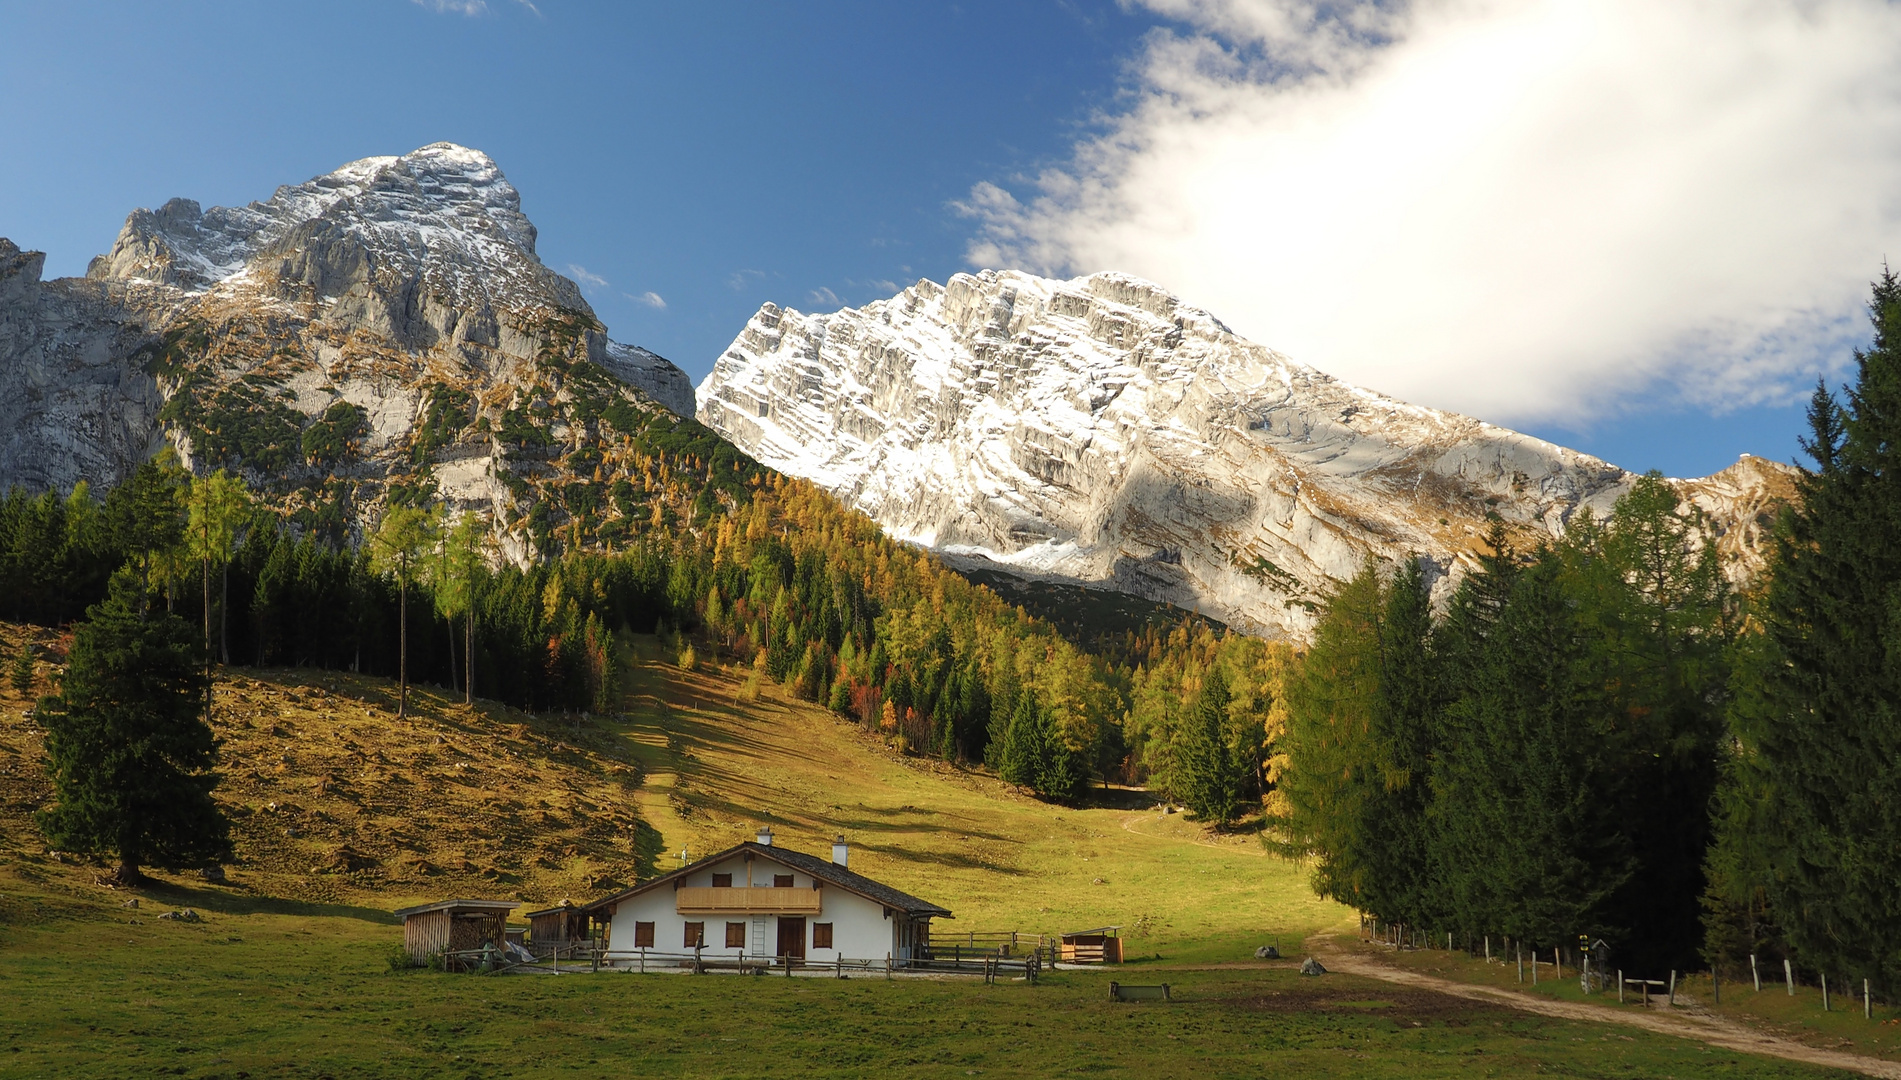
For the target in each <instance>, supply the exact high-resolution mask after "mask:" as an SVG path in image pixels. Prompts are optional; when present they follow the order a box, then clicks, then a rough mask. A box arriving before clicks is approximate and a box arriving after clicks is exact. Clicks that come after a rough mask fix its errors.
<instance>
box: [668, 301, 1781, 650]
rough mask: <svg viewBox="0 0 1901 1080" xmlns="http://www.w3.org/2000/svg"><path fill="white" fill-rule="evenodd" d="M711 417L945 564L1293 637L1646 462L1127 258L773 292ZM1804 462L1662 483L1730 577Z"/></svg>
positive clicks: (1470, 553) (1440, 577) (1553, 515)
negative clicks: (1712, 530)
mask: <svg viewBox="0 0 1901 1080" xmlns="http://www.w3.org/2000/svg"><path fill="white" fill-rule="evenodd" d="M699 409H700V418H701V420H702V421H703V422H705V423H706V424H707V425H708V426H710V427H712V428H713V429H715V430H717V431H719V432H720V433H722V434H724V435H726V436H727V437H728V438H730V439H732V440H733V441H734V442H735V443H736V444H737V445H738V446H739V447H740V448H741V449H743V450H745V451H747V452H748V453H750V454H752V455H754V456H755V457H757V458H758V459H759V460H760V461H761V462H763V463H765V464H767V465H770V466H772V467H774V468H777V469H780V470H783V471H785V472H789V473H792V474H794V475H800V476H806V477H809V478H811V479H813V480H815V481H817V482H818V483H820V484H822V485H824V486H825V487H827V488H828V489H830V490H832V491H833V492H835V493H836V494H838V495H839V496H840V497H841V498H843V499H845V500H846V501H848V502H850V503H851V504H853V505H855V506H857V507H858V508H860V509H862V510H863V511H865V512H866V513H867V514H869V515H870V516H872V517H873V518H875V519H876V520H878V521H879V522H880V523H881V524H883V525H884V526H885V527H886V528H887V529H890V530H891V531H892V532H894V533H896V534H898V535H900V536H904V537H906V538H909V539H911V540H913V541H915V542H917V543H920V544H923V545H926V546H929V547H931V548H933V549H935V550H937V551H938V552H940V553H942V554H943V555H944V556H945V557H946V558H947V559H950V560H951V561H952V562H953V563H956V562H960V561H961V562H964V563H967V564H970V565H995V566H1000V567H1003V568H1007V569H1010V570H1012V571H1014V572H1016V573H1018V574H1021V575H1024V576H1029V577H1047V578H1054V579H1061V580H1066V581H1070V582H1076V583H1082V584H1088V585H1095V586H1100V587H1106V588H1112V589H1117V590H1121V591H1125V592H1131V593H1135V594H1138V595H1141V596H1144V597H1147V598H1149V599H1153V600H1161V601H1165V602H1168V603H1173V604H1176V605H1179V606H1182V607H1189V608H1195V609H1198V610H1200V611H1202V612H1204V613H1206V614H1208V615H1211V616H1213V617H1216V618H1219V619H1222V620H1224V621H1227V622H1230V623H1233V624H1236V625H1239V626H1242V627H1246V628H1250V629H1253V630H1255V631H1259V632H1267V633H1273V634H1283V635H1288V636H1292V637H1295V638H1300V637H1304V636H1305V635H1306V634H1307V633H1308V632H1309V631H1310V630H1311V628H1312V625H1313V620H1314V615H1315V611H1316V609H1317V604H1318V601H1319V600H1320V599H1321V598H1322V597H1323V596H1324V595H1325V593H1326V591H1327V589H1328V588H1329V587H1330V585H1331V584H1332V583H1334V582H1337V581H1340V580H1342V579H1344V578H1347V577H1349V576H1351V575H1352V574H1353V573H1354V572H1355V571H1356V570H1357V569H1358V568H1359V567H1360V566H1362V565H1363V564H1364V563H1365V561H1366V559H1367V558H1368V557H1369V556H1371V557H1376V558H1380V559H1387V560H1397V559H1403V558H1408V557H1412V556H1413V555H1415V554H1416V555H1420V556H1423V557H1424V558H1426V559H1427V560H1428V561H1429V562H1430V564H1431V566H1432V568H1433V574H1434V577H1435V588H1436V589H1437V590H1438V591H1439V594H1440V595H1441V596H1443V595H1444V593H1445V590H1446V589H1447V588H1448V587H1449V586H1450V585H1451V583H1452V582H1454V581H1456V579H1457V578H1458V576H1459V575H1460V574H1461V573H1462V572H1463V568H1465V567H1469V566H1471V565H1473V559H1474V552H1475V550H1477V549H1478V548H1479V545H1480V539H1481V536H1482V534H1483V533H1484V531H1485V529H1486V527H1487V519H1488V515H1492V514H1496V515H1497V516H1499V517H1500V518H1502V519H1503V520H1504V521H1505V522H1506V523H1507V525H1508V526H1509V527H1510V528H1511V529H1512V530H1514V531H1515V532H1517V533H1518V534H1520V535H1521V536H1525V537H1527V538H1529V536H1530V534H1543V535H1555V534H1557V533H1559V532H1560V531H1562V529H1563V528H1564V526H1565V523H1566V522H1567V521H1569V520H1570V519H1571V518H1572V516H1573V515H1575V514H1577V513H1579V512H1580V511H1584V510H1588V511H1590V512H1591V513H1594V514H1599V515H1601V514H1603V513H1605V512H1606V511H1608V510H1609V508H1610V506H1611V505H1612V504H1613V503H1614V502H1615V501H1616V499H1617V497H1618V496H1619V495H1620V494H1622V493H1623V492H1624V491H1626V490H1627V489H1628V488H1629V486H1630V484H1631V483H1632V482H1633V480H1634V479H1635V477H1633V476H1632V475H1631V474H1630V473H1628V472H1626V471H1624V470H1623V469H1620V468H1617V467H1616V466H1614V465H1610V464H1608V463H1606V462H1603V461H1600V460H1598V459H1596V458H1593V457H1591V456H1589V455H1587V454H1581V453H1578V452H1576V451H1573V450H1567V449H1565V448H1563V447H1560V446H1555V445H1553V444H1551V443H1548V442H1545V441H1543V440H1541V439H1536V438H1533V437H1531V436H1528V435H1523V434H1520V433H1518V432H1515V431H1510V430H1507V429H1504V428H1500V427H1496V426H1494V425H1491V424H1487V423H1483V422H1481V421H1478V420H1474V419H1471V418H1469V417H1465V416H1459V415H1456V414H1453V413H1446V412H1440V411H1437V410H1433V409H1426V408H1421V407H1419V406H1415V405H1410V404H1407V403H1405V402H1401V401H1396V400H1393V399H1391V398H1388V397H1384V396H1382V395H1380V394H1376V393H1373V392H1371V391H1368V390H1363V389H1361V388H1359V387H1355V386H1351V385H1348V384H1346V383H1343V382H1340V381H1339V380H1337V379H1334V378H1332V377H1330V376H1327V375H1325V374H1323V373H1321V372H1318V371H1315V370H1314V369H1312V368H1309V367H1306V366H1304V365H1301V364H1297V363H1295V362H1293V361H1292V360H1289V359H1288V358H1287V357H1285V356H1282V355H1281V354H1279V353H1277V352H1275V351H1273V350H1272V349H1269V348H1266V347H1264V346H1261V345H1257V344H1255V343H1253V342H1250V341H1246V340H1244V339H1242V338H1240V337H1238V336H1236V335H1235V334H1234V333H1233V332H1231V331H1230V330H1229V329H1228V328H1227V327H1226V326H1224V325H1223V324H1222V323H1221V322H1220V320H1218V319H1216V318H1215V317H1214V316H1213V315H1211V314H1209V313H1208V312H1206V311H1203V310H1201V309H1198V308H1194V307H1191V306H1189V305H1187V304H1184V303H1182V302H1181V301H1179V300H1177V299H1176V298H1175V297H1173V296H1171V295H1169V294H1168V293H1167V292H1165V291H1164V290H1162V289H1160V288H1159V287H1157V286H1155V285H1152V284H1150V283H1148V282H1144V281H1141V280H1138V279H1135V278H1131V277H1127V276H1124V275H1120V274H1107V273H1105V274H1096V275H1093V276H1090V277H1084V278H1078V279H1075V280H1072V281H1053V280H1049V279H1045V278H1040V277H1035V276H1032V275H1028V274H1022V273H1016V272H994V271H985V272H983V273H981V274H976V275H968V274H959V275H957V276H956V277H953V278H952V279H951V280H950V282H949V283H948V284H947V285H938V284H936V283H934V282H930V281H920V282H918V283H917V284H916V285H914V286H912V287H911V288H908V289H906V290H904V291H903V292H901V293H899V294H898V295H897V296H895V297H893V298H891V299H889V300H884V301H879V302H876V303H872V304H868V305H866V306H865V307H863V308H858V309H846V310H843V311H839V312H836V313H834V314H830V315H807V314H803V313H800V312H797V311H793V310H789V309H783V308H780V307H778V306H776V305H771V304H768V305H766V306H765V307H763V308H761V309H760V311H759V312H758V313H757V314H756V315H755V316H754V317H753V318H752V320H751V322H750V323H749V324H748V325H747V326H746V328H745V330H744V331H743V332H742V333H741V334H740V335H739V337H738V338H737V339H736V340H735V341H734V342H733V344H732V345H731V346H730V347H729V348H728V349H727V350H726V352H725V354H724V355H723V356H721V358H720V359H719V361H718V363H717V364H716V366H715V367H714V369H713V371H712V373H711V374H710V375H708V376H707V378H706V380H705V382H703V383H702V384H701V386H700V389H699ZM1792 477H1793V470H1791V469H1789V468H1787V467H1786V466H1780V465H1775V464H1773V463H1770V462H1767V461H1763V460H1761V459H1757V458H1745V459H1744V460H1743V461H1742V462H1741V463H1739V464H1738V465H1736V466H1733V467H1731V468H1730V469H1727V470H1725V471H1724V472H1722V473H1718V474H1717V475H1715V476H1712V477H1709V478H1706V479H1702V480H1691V481H1673V483H1676V484H1677V485H1678V487H1679V488H1680V490H1682V491H1683V492H1684V493H1685V494H1686V495H1687V496H1688V497H1690V498H1691V499H1692V500H1693V501H1695V502H1696V503H1697V504H1698V505H1700V506H1701V507H1703V509H1704V510H1706V511H1707V512H1708V513H1709V514H1710V516H1711V518H1712V520H1713V521H1714V522H1715V524H1716V527H1717V529H1718V530H1719V531H1720V533H1721V536H1720V539H1719V543H1720V544H1721V545H1722V547H1723V549H1724V550H1725V551H1726V552H1727V553H1728V554H1730V555H1731V556H1732V558H1731V560H1730V565H1731V567H1732V571H1733V572H1734V573H1736V574H1738V575H1745V574H1748V573H1750V572H1752V570H1753V569H1754V568H1755V567H1756V566H1758V565H1759V564H1760V555H1759V552H1758V541H1759V540H1760V538H1761V536H1762V534H1763V531H1764V529H1765V525H1766V522H1767V521H1768V520H1769V515H1770V514H1771V513H1772V512H1773V507H1774V506H1775V505H1776V504H1777V503H1778V502H1779V501H1780V500H1783V499H1786V498H1788V497H1789V496H1790V495H1791V494H1792V493H1793V480H1792Z"/></svg>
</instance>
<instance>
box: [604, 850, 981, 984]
mask: <svg viewBox="0 0 1901 1080" xmlns="http://www.w3.org/2000/svg"><path fill="white" fill-rule="evenodd" d="M849 859H850V851H849V849H848V848H847V847H846V844H845V838H844V837H842V836H841V837H839V838H838V839H837V841H835V842H834V843H833V844H832V857H831V859H830V860H826V859H822V858H818V857H817V856H813V855H807V854H805V853H804V852H802V851H792V850H790V849H787V848H782V847H778V846H775V845H774V844H773V842H772V830H771V829H761V830H760V831H759V836H758V839H757V840H752V841H747V842H744V843H741V844H739V845H737V846H735V847H731V848H727V849H726V850H725V851H721V852H719V853H717V854H714V855H709V856H707V857H706V858H704V859H701V860H699V861H698V862H695V863H692V864H691V865H688V866H683V867H681V868H680V869H678V870H675V871H674V872H672V873H670V874H667V875H665V876H663V877H657V878H655V879H653V880H652V881H648V882H645V883H643V884H640V885H636V886H635V887H633V888H631V889H626V890H624V891H622V892H618V893H615V894H613V895H612V896H608V897H604V898H602V899H600V900H597V901H595V902H594V903H592V904H589V905H588V908H587V909H588V911H590V912H591V913H593V915H594V918H595V920H596V921H597V922H599V923H603V924H605V925H606V927H607V941H606V948H607V950H608V951H609V952H610V953H611V954H612V955H613V957H614V958H616V959H621V960H625V959H627V958H629V957H631V956H633V955H635V954H639V955H641V956H642V957H643V962H644V957H645V956H646V955H647V954H648V951H649V950H651V952H652V953H656V954H660V955H663V956H665V955H676V956H677V955H681V954H686V955H691V956H694V957H696V958H702V959H704V960H710V961H736V962H739V963H741V964H747V963H761V964H767V963H771V964H781V965H785V966H788V967H791V966H796V965H799V964H832V963H836V962H842V961H876V962H878V963H880V964H882V963H885V962H887V961H888V962H890V963H892V964H894V965H896V966H900V967H901V966H904V965H905V964H907V963H909V962H910V961H912V960H922V959H928V958H929V956H930V947H931V946H930V942H931V920H932V919H948V918H950V917H951V913H950V911H949V910H947V909H945V908H942V907H939V906H938V905H936V904H933V903H931V902H929V901H927V900H920V899H918V898H917V897H915V896H912V895H910V894H909V893H905V892H900V891H899V890H897V889H894V888H892V887H891V886H889V885H885V884H883V883H881V882H877V881H873V880H872V879H870V878H868V877H865V876H864V875H863V874H859V873H856V872H854V871H852V870H851V869H850V868H849V867H848V866H847V863H848V862H849Z"/></svg>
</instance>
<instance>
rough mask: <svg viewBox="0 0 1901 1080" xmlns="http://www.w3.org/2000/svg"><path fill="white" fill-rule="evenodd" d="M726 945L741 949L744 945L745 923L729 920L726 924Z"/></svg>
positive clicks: (730, 947)
mask: <svg viewBox="0 0 1901 1080" xmlns="http://www.w3.org/2000/svg"><path fill="white" fill-rule="evenodd" d="M726 947H727V948H729V949H743V948H745V947H746V924H745V923H743V922H729V923H727V924H726Z"/></svg>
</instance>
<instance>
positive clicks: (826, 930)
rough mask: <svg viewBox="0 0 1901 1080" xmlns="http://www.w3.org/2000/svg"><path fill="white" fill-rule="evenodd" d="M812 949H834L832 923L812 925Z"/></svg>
mask: <svg viewBox="0 0 1901 1080" xmlns="http://www.w3.org/2000/svg"><path fill="white" fill-rule="evenodd" d="M812 947H813V948H814V949H829V948H831V947H832V924H831V923H828V922H815V923H813V924H812Z"/></svg>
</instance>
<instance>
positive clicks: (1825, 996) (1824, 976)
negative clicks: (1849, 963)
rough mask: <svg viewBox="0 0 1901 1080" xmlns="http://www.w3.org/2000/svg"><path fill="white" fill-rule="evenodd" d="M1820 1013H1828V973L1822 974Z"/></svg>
mask: <svg viewBox="0 0 1901 1080" xmlns="http://www.w3.org/2000/svg"><path fill="white" fill-rule="evenodd" d="M1822 1011H1823V1012H1827V1011H1828V972H1826V971H1824V972H1822Z"/></svg>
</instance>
